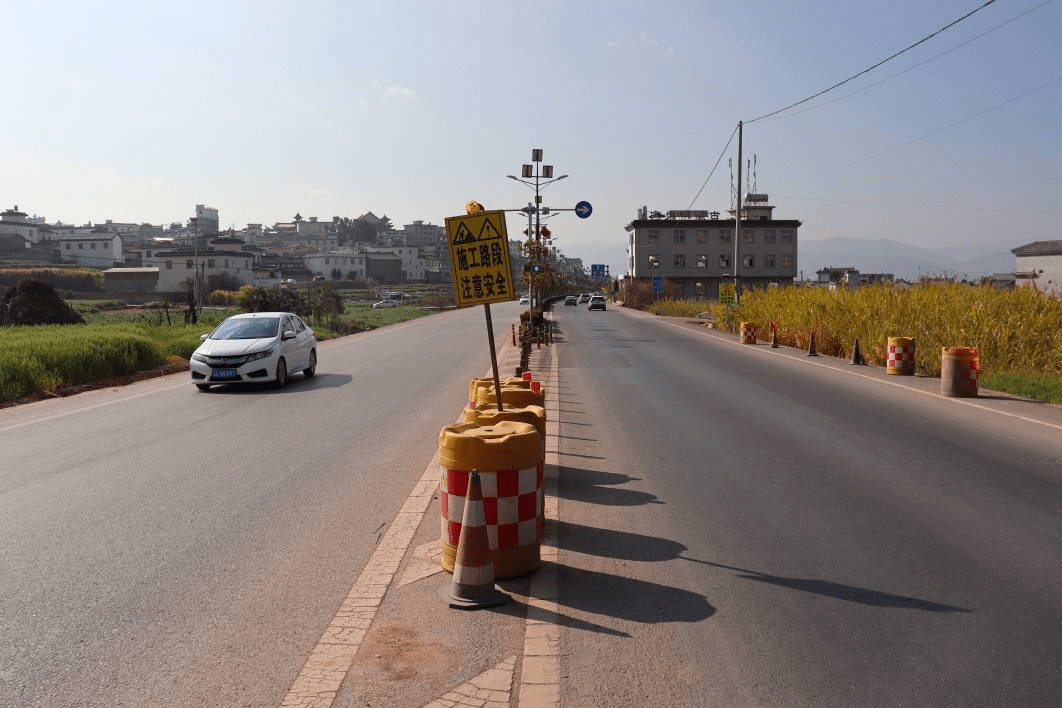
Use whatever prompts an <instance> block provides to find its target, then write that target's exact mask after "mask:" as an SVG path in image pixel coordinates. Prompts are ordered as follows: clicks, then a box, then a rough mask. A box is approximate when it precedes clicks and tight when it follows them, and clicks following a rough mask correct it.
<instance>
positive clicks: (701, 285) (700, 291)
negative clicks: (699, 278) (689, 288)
mask: <svg viewBox="0 0 1062 708" xmlns="http://www.w3.org/2000/svg"><path fill="white" fill-rule="evenodd" d="M694 287H695V288H696V290H697V297H704V283H694Z"/></svg>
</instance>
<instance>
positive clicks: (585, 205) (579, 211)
mask: <svg viewBox="0 0 1062 708" xmlns="http://www.w3.org/2000/svg"><path fill="white" fill-rule="evenodd" d="M593 211H594V208H593V207H592V206H590V202H587V201H582V202H579V203H578V204H576V205H575V215H576V216H578V217H579V218H580V219H585V218H586V217H588V216H590V214H591V213H592V212H593Z"/></svg>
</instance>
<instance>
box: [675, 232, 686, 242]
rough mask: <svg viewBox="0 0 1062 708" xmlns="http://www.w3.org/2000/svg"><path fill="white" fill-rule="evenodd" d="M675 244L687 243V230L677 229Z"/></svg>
mask: <svg viewBox="0 0 1062 708" xmlns="http://www.w3.org/2000/svg"><path fill="white" fill-rule="evenodd" d="M674 233H675V243H686V229H675V232H674Z"/></svg>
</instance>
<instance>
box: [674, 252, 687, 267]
mask: <svg viewBox="0 0 1062 708" xmlns="http://www.w3.org/2000/svg"><path fill="white" fill-rule="evenodd" d="M675 267H676V268H685V267H686V255H685V254H684V253H676V254H675Z"/></svg>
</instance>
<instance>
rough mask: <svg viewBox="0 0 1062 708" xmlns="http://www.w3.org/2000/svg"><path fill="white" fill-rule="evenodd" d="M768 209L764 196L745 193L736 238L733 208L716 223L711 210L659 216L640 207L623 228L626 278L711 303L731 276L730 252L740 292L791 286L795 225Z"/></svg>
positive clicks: (794, 265)
mask: <svg viewBox="0 0 1062 708" xmlns="http://www.w3.org/2000/svg"><path fill="white" fill-rule="evenodd" d="M773 210H774V207H773V206H771V205H769V204H768V202H767V195H766V194H748V195H746V197H745V201H744V203H743V204H742V209H741V211H742V216H741V235H740V237H738V236H737V235H736V234H735V233H734V229H735V218H734V217H735V216H736V213H735V212H736V209H731V210H730V218H729V219H720V218H719V212H714V211H713V212H708V211H669V212H667V214H662V213H660V212H655V211H654V212H649V211H648V210H647V209H646V208H645V207H642V208H641V209H640V210H639V211H638V218H636V219H635V220H634V221H632V222H631V223H629V224H627V227H626V229H627V232H628V234H629V236H628V250H627V256H628V276H629V277H630V278H632V279H634V280H651V279H652V278H653V277H654V276H663V278H664V280H665V283H666V284H667V285H668V286H669V287H670V288H672V289H676V288H677V289H678V291H679V293H680V297H682V298H686V299H691V298H707V299H717V298H718V297H719V284H720V283H722V282H731V281H732V280H733V278H734V258H735V252H736V254H737V258H738V259H739V260H740V269H739V271H738V275H739V276H740V278H741V286H742V288H764V287H768V286H770V285H785V284H791V283H792V282H793V280H794V278H796V276H797V230H798V229H799V228H800V226H801V222H800V221H797V220H795V219H775V218H774V216H773ZM735 238H737V239H738V242H737V243H736V244H735V242H734V240H735ZM735 246H736V249H735Z"/></svg>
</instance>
